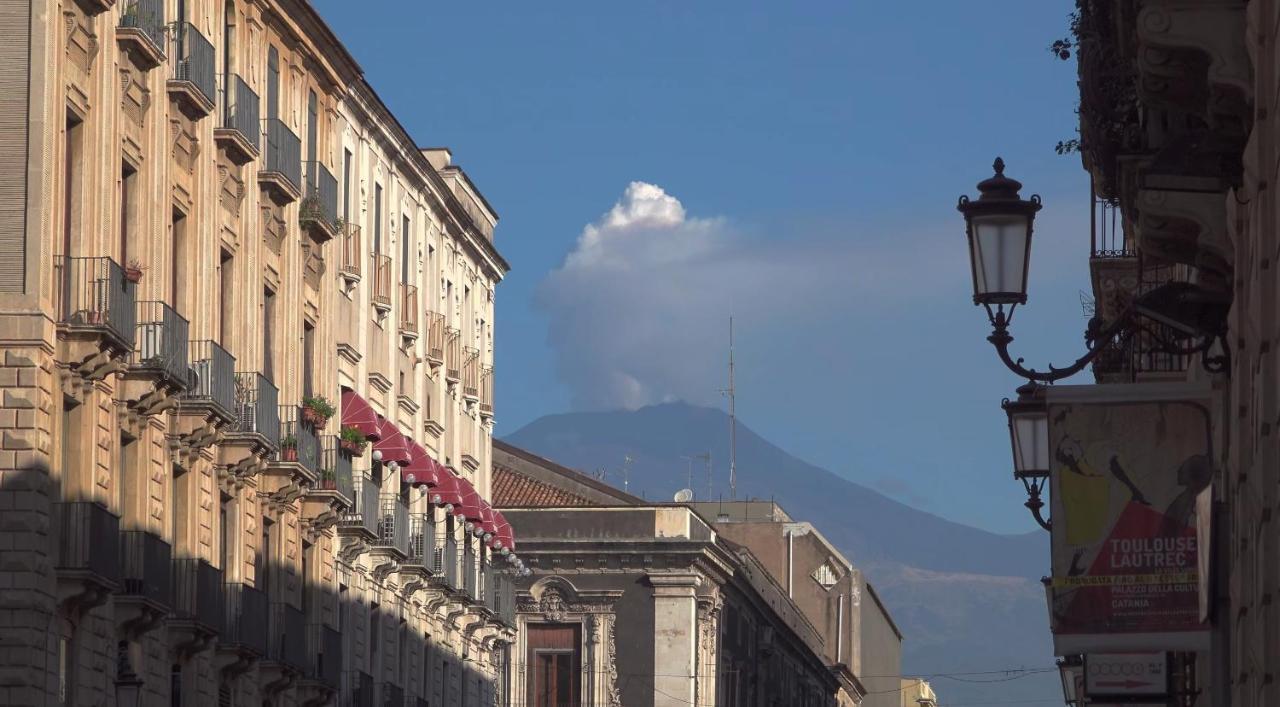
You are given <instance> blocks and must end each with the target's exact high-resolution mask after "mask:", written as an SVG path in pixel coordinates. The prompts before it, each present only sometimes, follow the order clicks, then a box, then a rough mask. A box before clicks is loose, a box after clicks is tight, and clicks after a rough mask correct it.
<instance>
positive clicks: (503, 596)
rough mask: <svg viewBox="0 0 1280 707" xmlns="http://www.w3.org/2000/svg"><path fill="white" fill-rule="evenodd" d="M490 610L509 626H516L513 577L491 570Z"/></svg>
mask: <svg viewBox="0 0 1280 707" xmlns="http://www.w3.org/2000/svg"><path fill="white" fill-rule="evenodd" d="M488 587H489V593H488V596H489V602H490V603H489V608H490V610H492V611H493V613H494V614H496V615H497V616H498V618H500V619H502V620H503V621H504V622H506V624H507V625H508V626H515V625H516V586H515V583H514V582H512V581H511V575H510V574H507V573H506V572H500V571H498V570H497V569H494V568H492V567H490V568H489V585H488Z"/></svg>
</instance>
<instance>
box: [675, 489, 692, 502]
mask: <svg viewBox="0 0 1280 707" xmlns="http://www.w3.org/2000/svg"><path fill="white" fill-rule="evenodd" d="M692 500H693V490H692V489H680V490H679V491H676V497H675V501H676V503H688V502H689V501H692Z"/></svg>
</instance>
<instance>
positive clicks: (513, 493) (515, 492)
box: [492, 466, 597, 508]
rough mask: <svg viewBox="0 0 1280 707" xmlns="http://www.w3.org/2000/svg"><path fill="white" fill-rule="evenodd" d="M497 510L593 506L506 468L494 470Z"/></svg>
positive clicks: (585, 500) (572, 494)
mask: <svg viewBox="0 0 1280 707" xmlns="http://www.w3.org/2000/svg"><path fill="white" fill-rule="evenodd" d="M492 503H493V505H494V507H496V508H519V507H529V506H535V507H541V508H565V507H575V506H578V507H580V506H594V505H597V504H595V503H592V502H591V501H590V500H588V499H586V498H584V497H582V496H579V495H578V494H576V493H571V492H569V491H565V490H564V489H560V488H556V487H555V486H552V485H551V484H548V483H545V482H542V481H538V480H537V479H533V478H531V477H528V476H525V475H524V474H521V473H519V472H515V471H512V470H510V469H507V468H506V467H501V466H495V467H494V468H493V501H492Z"/></svg>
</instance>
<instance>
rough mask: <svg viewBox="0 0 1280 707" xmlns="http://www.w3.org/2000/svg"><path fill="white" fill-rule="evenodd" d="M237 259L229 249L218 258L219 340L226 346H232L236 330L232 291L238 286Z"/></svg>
mask: <svg viewBox="0 0 1280 707" xmlns="http://www.w3.org/2000/svg"><path fill="white" fill-rule="evenodd" d="M235 265H236V264H235V260H233V259H232V256H231V254H230V253H228V252H227V251H225V250H223V251H221V255H220V257H219V259H218V342H219V343H220V344H222V346H223V347H224V348H231V345H230V337H231V333H232V332H233V331H235V327H233V326H231V323H232V322H233V321H235V312H234V310H233V306H234V304H233V303H234V302H235V299H234V297H233V296H232V293H233V292H235V286H236V267H235Z"/></svg>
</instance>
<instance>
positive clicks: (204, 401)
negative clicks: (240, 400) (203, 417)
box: [178, 339, 239, 422]
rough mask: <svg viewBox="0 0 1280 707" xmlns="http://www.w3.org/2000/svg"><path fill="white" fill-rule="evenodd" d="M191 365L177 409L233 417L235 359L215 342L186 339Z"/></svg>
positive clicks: (234, 411) (221, 417)
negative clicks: (184, 390)
mask: <svg viewBox="0 0 1280 707" xmlns="http://www.w3.org/2000/svg"><path fill="white" fill-rule="evenodd" d="M189 350H190V358H191V366H190V370H189V371H188V373H187V375H188V381H187V390H186V393H185V394H184V395H183V397H182V400H180V401H179V403H178V409H179V411H181V412H186V411H187V410H188V409H192V410H196V411H207V412H209V413H212V415H213V416H215V417H217V418H218V419H220V420H222V421H225V422H231V421H234V420H236V419H237V412H238V409H239V408H238V407H237V405H236V401H237V397H236V359H235V357H234V356H232V355H231V354H230V352H228V351H227V350H226V349H224V348H222V347H221V346H219V345H218V343H217V342H216V341H212V340H209V339H201V340H198V341H192V342H190V349H189Z"/></svg>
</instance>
